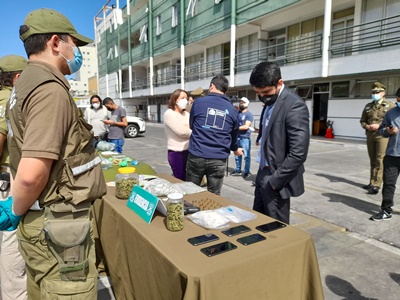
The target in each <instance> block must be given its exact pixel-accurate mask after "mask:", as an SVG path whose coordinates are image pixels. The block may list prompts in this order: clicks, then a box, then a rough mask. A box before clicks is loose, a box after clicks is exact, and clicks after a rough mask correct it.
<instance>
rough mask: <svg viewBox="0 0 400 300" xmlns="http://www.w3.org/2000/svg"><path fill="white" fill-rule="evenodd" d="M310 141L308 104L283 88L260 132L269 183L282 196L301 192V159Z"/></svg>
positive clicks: (303, 157) (302, 162)
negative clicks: (269, 175)
mask: <svg viewBox="0 0 400 300" xmlns="http://www.w3.org/2000/svg"><path fill="white" fill-rule="evenodd" d="M309 144H310V127H309V112H308V109H307V106H306V104H305V102H304V100H303V99H302V98H300V97H299V96H297V95H296V94H293V93H292V92H290V90H289V89H287V88H286V87H284V88H283V90H282V92H281V94H280V95H279V97H278V99H277V100H276V103H275V107H274V110H273V111H272V115H271V117H270V120H269V123H268V127H267V128H266V129H265V132H263V133H262V147H263V148H264V155H265V158H266V160H267V162H268V165H269V166H270V170H271V173H272V175H271V177H270V179H269V183H270V184H271V186H272V188H273V189H274V190H277V191H279V193H280V195H281V197H282V198H284V199H287V198H290V196H294V197H296V196H300V195H301V194H303V193H304V180H303V173H304V162H305V161H306V158H307V153H308V146H309Z"/></svg>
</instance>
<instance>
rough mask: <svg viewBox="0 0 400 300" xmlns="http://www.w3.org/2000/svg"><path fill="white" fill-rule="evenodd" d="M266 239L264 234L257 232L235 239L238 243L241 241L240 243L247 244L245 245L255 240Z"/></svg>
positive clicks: (255, 241)
mask: <svg viewBox="0 0 400 300" xmlns="http://www.w3.org/2000/svg"><path fill="white" fill-rule="evenodd" d="M266 239H267V238H266V237H265V236H263V235H261V234H259V233H255V234H252V235H248V236H244V237H241V238H238V239H237V241H238V242H239V243H241V244H242V245H245V246H247V245H251V244H254V243H257V242H261V241H264V240H266Z"/></svg>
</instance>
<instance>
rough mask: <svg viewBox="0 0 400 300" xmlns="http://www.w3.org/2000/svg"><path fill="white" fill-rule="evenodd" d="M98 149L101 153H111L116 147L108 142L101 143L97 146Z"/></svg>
mask: <svg viewBox="0 0 400 300" xmlns="http://www.w3.org/2000/svg"><path fill="white" fill-rule="evenodd" d="M96 148H97V149H98V150H100V151H111V150H114V148H115V145H114V144H113V143H109V142H106V141H100V142H99V143H98V144H97V146H96Z"/></svg>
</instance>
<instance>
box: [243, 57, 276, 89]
mask: <svg viewBox="0 0 400 300" xmlns="http://www.w3.org/2000/svg"><path fill="white" fill-rule="evenodd" d="M280 79H282V76H281V69H280V68H279V65H278V64H276V63H272V62H262V63H259V64H258V65H257V66H255V67H254V69H253V72H251V75H250V80H249V81H250V84H251V85H252V86H255V87H257V88H264V87H267V86H277V85H278V81H279V80H280Z"/></svg>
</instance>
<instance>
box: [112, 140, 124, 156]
mask: <svg viewBox="0 0 400 300" xmlns="http://www.w3.org/2000/svg"><path fill="white" fill-rule="evenodd" d="M108 142H109V143H113V144H114V145H115V149H114V150H115V151H117V152H118V153H122V147H123V146H124V144H125V140H124V139H108Z"/></svg>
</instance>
